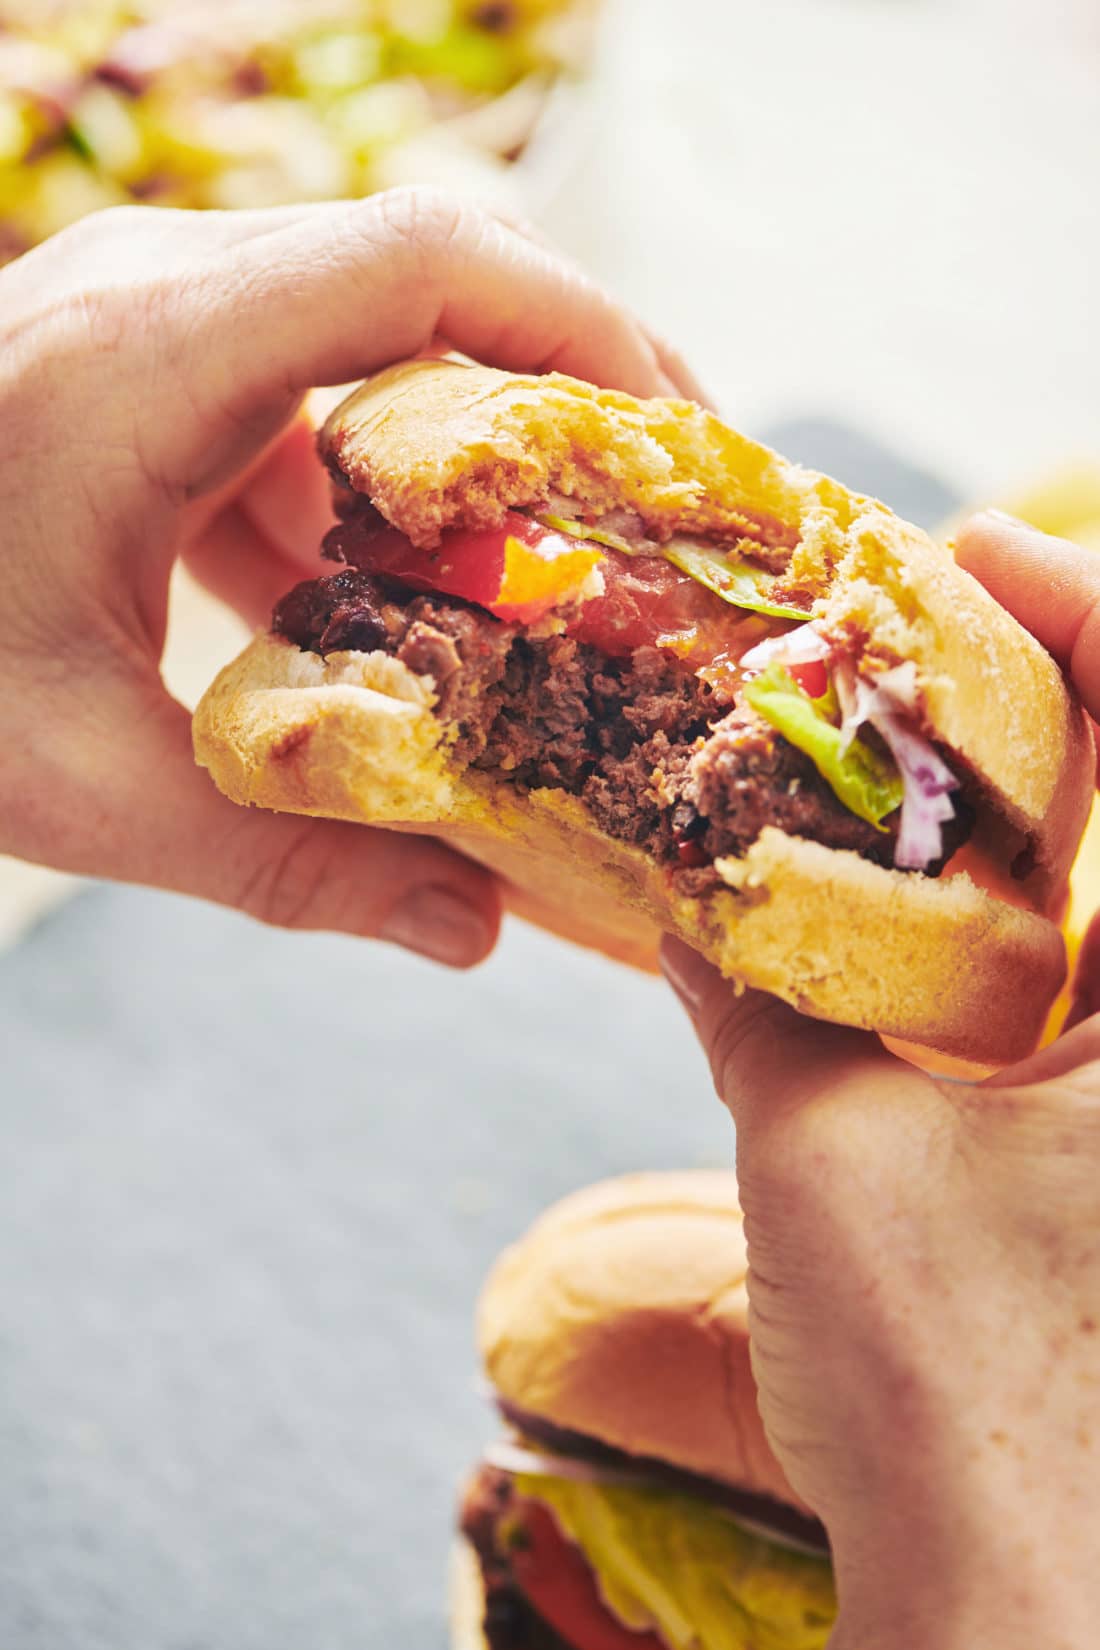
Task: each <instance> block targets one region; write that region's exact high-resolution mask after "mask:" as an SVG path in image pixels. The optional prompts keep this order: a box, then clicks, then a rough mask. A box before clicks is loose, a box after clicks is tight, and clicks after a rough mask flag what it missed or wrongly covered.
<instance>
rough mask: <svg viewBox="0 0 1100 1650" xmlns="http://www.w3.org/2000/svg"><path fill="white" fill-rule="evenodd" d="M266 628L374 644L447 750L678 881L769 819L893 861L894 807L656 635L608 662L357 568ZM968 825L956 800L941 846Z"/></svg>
mask: <svg viewBox="0 0 1100 1650" xmlns="http://www.w3.org/2000/svg"><path fill="white" fill-rule="evenodd" d="M273 628H274V629H275V631H276V632H277V633H278V634H280V635H282V636H285V637H286V638H287V640H288V641H292V642H294V643H296V644H297V645H298V646H299V647H300V648H303V649H306V650H307V651H310V652H314V653H319V654H321V655H326V654H328V653H333V652H337V651H339V650H342V649H356V650H359V651H364V652H369V651H372V650H374V649H382V650H384V651H385V652H387V653H391V654H393V655H394V656H395V657H397V658H398V659H400V660H401V661H402V662H403V663H404V664H405V665H407V666H408V668H409V669H410V670H411V671H413V672H415V673H416V674H417V675H422V676H430V677H431V678H432V680H433V681H434V683H435V689H436V694H437V703H436V706H435V710H436V714H437V715H438V716H439V717H440V719H441V720H442V721H443V722H445V723H446V724H447V726H448V727H449V728H454V729H456V730H457V733H456V737H455V742H454V746H453V752H454V756H455V759H456V761H458V762H460V763H462V764H463V765H469V766H471V767H473V768H475V769H479V770H481V771H484V772H488V773H494V774H497V775H500V776H502V777H506V778H507V779H508V780H509V781H510V782H511V783H512V784H514V785H515V786H517V787H518V788H519V789H521V790H527V789H531V788H533V787H536V786H543V785H548V786H554V787H557V788H559V789H561V790H564V791H568V792H569V794H570V795H571V796H577V797H579V798H580V799H581V801H582V802H584V804H585V806H586V807H587V808H588V810H589V812H590V813H591V814H592V816H593V818H594V820H595V821H596V823H597V824H598V825H599V826H600V827H601V828H602V829H603V830H605V831H606V832H607V833H608V834H609V835H610V836H613V837H616V838H617V839H618V840H619V841H622V842H627V843H629V844H631V846H633V847H638V848H643V849H645V850H646V851H647V852H648V853H650V854H651V855H653V857H654V858H655V859H657V860H658V861H659V862H660V863H661V864H663V865H666V866H668V867H669V868H670V869H671V870H672V872H673V873H674V874H675V876H676V879H677V883H678V886H679V887H680V890H681V891H682V892H683V893H686V894H700V893H704V892H705V891H706V890H707V889H708V888H710V887H712V886H714V885H716V884H717V882H718V881H719V878H718V875H717V872H716V871H715V870H714V860H715V859H716V858H719V857H721V856H723V855H727V854H728V855H740V854H743V853H744V852H745V851H746V850H747V849H748V848H749V847H750V846H751V844H752V843H753V842H755V840H756V838H757V837H758V836H759V834H760V831H761V829H762V827H763V826H765V825H775V826H778V828H779V829H780V830H782V831H786V832H787V833H788V835H790V836H796V837H805V838H808V839H810V840H811V841H814V842H820V843H823V844H824V845H825V846H826V847H827V848H849V849H852V850H853V851H854V852H855V853H858V854H861V855H863V857H864V858H865V859H869V860H873V861H874V862H875V863H876V864H879V865H892V864H893V860H894V850H895V846H896V842H897V826H898V821H897V816H896V815H893V816H891V817H890V818H889V819H887V820H886V821H885V825H886V829H885V830H881V831H880V830H877V829H876V828H875V827H874V826H873V825H870V824H868V823H867V821H865V820H862V819H859V818H857V816H856V815H855V814H853V813H851V812H850V811H849V810H848V809H847V808H846V807H845V806H844V804H843V803H842V802H841V801H840V800H839V798H838V797H837V796H836V794H835V793H834V792H833V790H832V789H831V787H830V786H829V785H828V784H827V783H826V782H825V781H824V780H823V779H822V778H821V776H820V774H819V773H818V771H817V769H816V768H815V767H814V764H813V762H812V761H811V760H810V758H809V757H808V756H806V755H804V754H803V752H801V751H799V750H797V749H796V748H795V747H794V746H793V745H791V744H789V743H788V742H787V740H785V739H784V738H783V737H782V736H781V735H780V734H778V733H777V732H776V731H775V730H774V729H773V728H772V727H771V726H770V725H769V724H768V723H767V722H765V721H764V720H763V719H762V718H761V717H759V716H757V715H756V714H755V713H754V712H753V711H752V710H751V709H750V708H749V707H748V706H747V705H746V704H745V703H744V702H743V701H741V700H737V699H736V698H734V697H733V696H732V695H731V694H730V693H729V692H728V691H719V690H717V689H715V688H714V687H711V686H709V685H708V684H707V683H705V682H702V681H700V679H699V678H698V677H697V676H695V675H693V674H691V673H689V672H688V671H686V670H684V669H683V668H681V667H680V666H679V665H678V664H677V662H676V661H675V660H674V659H672V658H670V657H668V656H667V655H666V654H664V653H662V652H661V651H660V650H659V649H658V648H655V647H642V648H638V649H636V650H635V651H634V653H633V654H631V655H630V656H629V657H628V658H626V659H610V658H608V657H606V656H605V655H604V654H602V653H601V652H599V651H598V650H597V649H595V648H593V647H589V646H586V645H585V644H583V643H579V642H576V641H574V640H572V639H571V638H570V637H567V636H560V635H538V636H533V635H530V634H529V633H527V632H525V631H523V630H521V629H520V628H519V627H518V626H516V625H513V624H506V623H503V622H502V621H501V620H499V619H496V618H494V617H493V616H492V614H490V613H487V612H485V611H484V610H483V609H482V608H479V607H475V606H473V605H472V604H470V603H469V602H464V601H462V600H461V599H460V598H459V597H456V596H444V595H437V594H433V595H430V596H429V595H416V594H413V593H412V592H410V591H408V590H405V589H402V588H400V587H398V586H395V585H393V584H391V583H388V582H387V581H385V580H383V579H380V578H378V577H377V576H375V575H373V574H369V573H364V572H361V571H359V570H358V569H356V568H347V569H345V570H344V571H343V572H340V573H335V574H332V575H330V576H329V577H326V578H320V579H313V580H308V581H307V582H306V583H304V584H300V585H298V586H297V587H296V588H295V589H294V590H292V591H291V592H290V594H289V595H288V596H286V597H284V599H283V600H282V601H281V602H280V603H279V605H278V607H277V608H276V609H275V614H274V617H273ZM968 832H969V814H968V812H967V810H966V809H965V808H959V809H958V810H957V817H956V819H955V821H954V823H953V824H950V825H948V826H947V827H946V829H945V831H944V838H945V854H944V859H943V860H941V861H940V862H939V863H938V864H936V865H934V866H932V867H930V873H931V874H932V875H935V874H937V873H938V872H939V871H940V870H941V869H942V866H943V863H944V861H945V860H946V858H947V857H948V855H949V854H950V853H952V852H953V851H954V849H955V848H956V847H957V846H959V844H960V843H961V842H962V841H964V840H965V838H966V836H967V834H968Z"/></svg>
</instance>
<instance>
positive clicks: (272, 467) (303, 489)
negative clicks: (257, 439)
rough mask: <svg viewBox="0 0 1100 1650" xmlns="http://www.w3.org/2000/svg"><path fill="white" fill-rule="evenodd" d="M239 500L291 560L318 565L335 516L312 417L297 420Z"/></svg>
mask: <svg viewBox="0 0 1100 1650" xmlns="http://www.w3.org/2000/svg"><path fill="white" fill-rule="evenodd" d="M236 502H237V504H238V505H239V507H240V509H241V510H242V511H243V512H244V514H245V516H246V517H247V518H248V519H249V520H250V521H251V522H252V523H253V525H254V526H255V527H256V529H257V531H258V532H260V533H262V534H263V536H264V537H265V538H266V539H267V540H268V542H269V543H271V544H272V545H274V546H275V548H276V549H277V550H278V551H279V553H280V555H282V556H284V557H285V558H286V559H287V561H288V562H289V563H291V564H292V565H296V566H298V567H307V568H309V569H311V570H313V569H315V567H316V563H317V557H318V552H319V550H320V546H321V540H322V538H323V537H324V535H325V533H326V532H327V531H328V529H329V528H330V527H331V526H332V524H333V522H334V521H335V519H336V518H335V514H334V512H333V508H332V492H331V483H330V481H329V478H328V475H327V474H326V472H325V467H324V465H323V464H322V463H321V460H320V458H319V457H318V455H317V436H316V432H315V430H314V428H313V426H312V424H311V423H310V422H309V420H308V419H306V418H304V417H299V418H297V419H295V421H294V423H293V424H291V426H290V427H289V429H288V430H287V432H286V434H285V435H284V436H283V437H282V438H281V439H280V440H279V441H278V442H277V443H276V444H275V446H274V447H273V448H272V450H271V451H270V453H268V454H267V456H266V457H265V458H264V461H263V463H262V464H261V465H260V466H259V468H258V469H256V470H255V471H253V473H252V474H251V475H250V476H249V478H248V480H247V482H246V484H245V486H244V487H243V488H242V489H241V491H240V492H239V493H238V494H237V500H236Z"/></svg>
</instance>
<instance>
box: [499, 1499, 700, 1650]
mask: <svg viewBox="0 0 1100 1650" xmlns="http://www.w3.org/2000/svg"><path fill="white" fill-rule="evenodd" d="M516 1510H517V1512H519V1514H520V1515H521V1517H522V1521H523V1536H524V1544H523V1546H522V1547H517V1548H516V1549H515V1551H514V1552H513V1553H512V1554H511V1566H512V1574H513V1575H514V1577H515V1579H516V1583H517V1585H518V1586H519V1587H521V1588H522V1590H523V1592H524V1594H525V1595H526V1597H527V1598H528V1599H530V1601H531V1604H532V1606H533V1607H534V1609H535V1610H537V1611H538V1613H539V1615H540V1616H541V1617H542V1619H543V1621H545V1622H547V1623H549V1625H550V1626H551V1627H553V1628H554V1630H555V1632H557V1633H560V1634H561V1636H562V1638H563V1639H565V1640H566V1642H567V1643H568V1644H571V1645H573V1647H574V1650H668V1647H667V1645H665V1643H664V1641H663V1640H662V1639H661V1638H659V1637H658V1635H657V1634H656V1633H652V1632H635V1631H634V1629H633V1628H630V1627H624V1626H623V1624H622V1622H621V1621H619V1620H617V1619H616V1617H615V1616H613V1615H612V1614H611V1611H610V1610H609V1609H608V1607H607V1605H606V1604H605V1603H604V1602H603V1599H602V1598H601V1597H600V1594H599V1589H598V1588H597V1586H596V1578H595V1576H594V1575H593V1573H592V1571H591V1570H590V1569H589V1567H588V1564H587V1563H586V1562H585V1558H584V1554H583V1553H582V1552H581V1550H580V1548H579V1547H576V1546H574V1545H573V1543H572V1542H571V1541H569V1540H568V1539H567V1538H566V1537H565V1536H564V1535H563V1534H562V1533H561V1531H560V1530H559V1528H558V1526H557V1524H556V1523H555V1521H554V1517H553V1514H552V1513H551V1512H550V1510H549V1508H548V1507H544V1506H542V1505H541V1503H540V1502H538V1501H532V1500H530V1499H528V1498H523V1499H521V1500H519V1501H518V1502H517V1504H516Z"/></svg>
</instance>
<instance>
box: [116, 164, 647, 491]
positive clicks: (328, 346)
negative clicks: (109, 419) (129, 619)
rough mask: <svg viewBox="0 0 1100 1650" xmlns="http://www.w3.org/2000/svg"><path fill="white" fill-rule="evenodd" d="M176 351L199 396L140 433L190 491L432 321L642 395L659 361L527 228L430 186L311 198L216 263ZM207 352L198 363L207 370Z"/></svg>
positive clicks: (510, 362) (460, 336) (486, 356)
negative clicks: (296, 408)
mask: <svg viewBox="0 0 1100 1650" xmlns="http://www.w3.org/2000/svg"><path fill="white" fill-rule="evenodd" d="M189 292H190V302H189V303H188V304H187V305H186V307H184V308H180V309H179V310H178V311H177V312H175V319H174V321H173V323H172V327H171V328H170V329H169V330H170V333H171V336H170V337H169V339H168V342H167V346H166V351H167V360H168V364H169V367H170V369H171V372H172V373H173V375H174V376H175V377H176V378H178V379H179V381H180V382H186V384H187V386H188V395H187V396H186V397H182V396H180V397H177V398H175V404H176V405H177V408H178V417H177V418H176V419H174V420H172V421H164V422H159V421H158V422H157V423H156V424H155V425H154V426H153V427H152V428H151V429H149V430H147V431H146V432H145V446H144V448H143V458H144V461H145V463H146V466H147V468H148V469H149V470H150V472H151V473H152V474H153V475H154V476H156V477H157V478H158V479H159V480H161V482H162V483H163V484H164V485H165V486H166V487H167V488H168V489H169V491H170V492H172V493H174V494H179V495H182V496H184V497H191V496H194V495H195V493H196V492H199V491H205V490H207V489H209V488H210V487H212V486H216V485H218V483H219V482H220V481H221V480H223V479H224V477H225V475H226V474H227V473H230V472H231V471H232V470H233V469H235V468H237V467H239V465H240V464H241V463H242V462H244V461H245V460H246V459H247V457H248V456H250V455H251V454H252V453H253V452H255V451H256V449H257V448H258V447H259V446H260V445H261V444H262V443H263V442H265V441H267V440H269V439H270V438H271V436H272V434H273V433H274V431H275V430H276V429H277V428H278V427H279V425H280V424H281V423H282V422H283V421H284V420H285V419H286V417H287V416H288V414H289V411H290V409H291V408H292V407H293V405H294V403H295V402H296V401H297V399H298V398H299V397H300V396H301V394H302V393H303V392H304V391H305V390H307V389H308V388H310V387H312V386H313V385H317V384H337V383H346V382H348V381H350V380H352V379H355V378H359V377H362V376H363V375H364V374H366V373H369V372H371V371H373V370H375V369H376V368H378V367H380V366H382V365H384V364H385V363H388V362H391V361H396V360H400V359H402V358H404V357H406V356H409V355H414V354H416V352H417V351H418V350H419V349H421V348H422V347H423V346H424V345H425V344H427V343H428V342H429V340H430V339H431V338H432V336H433V334H435V333H439V334H441V335H443V336H445V337H447V338H449V339H450V340H451V341H452V342H453V343H454V344H455V346H456V347H457V348H459V349H461V350H463V351H465V352H466V353H467V354H470V355H472V356H474V357H476V358H477V359H478V360H484V361H490V362H494V363H496V364H498V365H501V366H505V367H511V368H523V369H528V370H535V371H544V370H550V369H558V370H561V371H563V372H569V373H575V374H577V375H578V376H581V377H586V378H591V379H594V380H595V381H597V382H599V383H603V384H609V385H613V386H615V387H618V388H621V389H625V390H629V391H633V392H634V393H636V394H640V395H650V394H655V393H659V392H660V390H661V388H662V378H663V374H662V372H661V369H660V367H659V365H658V362H657V358H656V355H655V352H654V349H653V346H652V345H651V344H650V342H649V341H648V339H647V338H646V337H645V335H644V334H643V332H642V331H641V329H640V327H639V326H638V324H637V322H635V321H634V320H633V319H632V318H631V317H630V316H629V315H628V314H627V313H626V312H625V311H624V310H623V309H621V308H620V307H619V306H618V305H617V304H615V303H614V302H613V301H612V300H611V299H610V298H609V297H608V296H607V294H605V293H603V292H602V291H600V289H599V288H598V287H596V286H594V285H593V284H592V283H591V282H590V281H588V280H586V279H585V277H584V276H582V275H581V274H579V273H578V272H577V271H576V270H575V269H573V268H571V267H570V266H569V265H568V264H566V263H564V262H562V261H561V260H559V259H557V258H555V257H554V256H553V255H552V254H550V253H548V252H546V251H545V250H543V249H542V248H540V247H538V246H536V245H535V244H534V243H532V242H531V241H529V240H527V239H525V238H524V237H523V236H521V235H518V234H516V233H515V232H514V231H512V230H509V229H507V228H506V227H505V226H503V225H502V224H500V223H499V222H498V221H496V220H494V219H492V218H489V217H487V216H485V215H484V214H483V213H481V212H479V211H477V210H475V209H474V208H472V207H469V206H466V205H458V204H455V203H453V202H451V201H449V200H447V199H446V197H442V196H439V195H436V194H434V193H428V192H424V191H416V190H411V191H405V190H401V191H395V192H392V193H389V194H383V195H378V196H374V197H371V198H370V199H368V200H365V201H360V202H355V203H352V204H348V203H338V204H336V205H333V206H331V207H329V208H326V209H324V210H317V209H314V210H311V211H310V212H309V213H308V215H306V216H304V217H303V219H302V220H301V221H300V222H297V223H294V224H293V225H291V226H288V227H284V228H281V229H279V230H276V231H274V232H273V233H269V234H265V235H262V236H260V237H253V238H252V239H251V240H249V241H247V242H245V243H244V244H243V245H240V246H235V247H233V248H231V249H230V250H229V251H227V252H226V253H225V254H224V256H223V257H220V258H218V259H217V260H214V261H213V262H212V264H211V267H210V270H209V272H208V274H207V275H206V277H205V278H203V279H199V280H197V281H196V283H194V285H193V286H192V287H191V288H190V289H189ZM196 363H203V366H202V368H201V371H200V370H197V369H196Z"/></svg>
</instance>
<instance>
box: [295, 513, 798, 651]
mask: <svg viewBox="0 0 1100 1650" xmlns="http://www.w3.org/2000/svg"><path fill="white" fill-rule="evenodd" d="M509 543H511V548H509ZM326 545H327V547H328V548H329V550H330V552H332V553H335V555H336V559H337V560H339V559H341V558H343V560H345V561H347V562H348V563H349V564H350V565H351V566H353V567H361V568H363V569H365V570H366V571H367V572H370V573H383V574H388V575H389V576H390V577H391V578H393V579H396V580H398V581H399V582H400V583H402V584H405V585H408V587H409V588H410V589H412V590H425V591H433V590H435V591H440V592H441V593H444V594H446V595H450V596H461V597H463V598H464V599H465V600H466V601H469V602H476V603H477V605H478V606H479V607H485V608H488V610H489V612H490V613H495V614H496V616H497V618H498V619H509V620H514V621H516V622H517V623H520V624H531V623H533V622H534V621H535V620H536V619H540V618H542V617H543V616H544V615H545V614H546V613H548V612H550V611H551V610H552V609H553V608H555V607H558V606H560V605H562V603H563V602H566V601H568V599H569V598H570V597H571V596H574V595H575V594H576V593H577V590H578V588H579V587H580V586H581V585H583V584H584V582H585V581H586V579H587V578H588V576H589V574H590V573H591V571H592V569H593V568H594V567H596V566H598V567H599V569H600V572H601V574H602V575H603V581H604V591H603V594H602V595H600V596H591V597H589V598H587V599H586V600H585V601H584V602H583V604H582V605H581V607H580V609H579V611H578V613H577V616H576V617H575V618H574V619H573V621H572V623H571V624H570V626H569V634H570V635H571V636H574V637H575V638H576V639H577V641H579V642H584V643H587V644H589V645H590V646H592V647H596V648H599V650H600V651H601V652H602V653H605V654H607V656H608V657H609V658H613V659H614V658H625V657H626V656H627V655H628V654H630V653H632V652H633V651H634V649H635V648H636V647H652V646H653V645H654V644H655V643H656V642H657V641H658V640H660V642H661V643H662V645H663V646H666V647H668V648H669V649H670V650H671V651H672V652H674V653H676V654H677V655H678V656H679V657H680V658H681V659H682V660H684V662H685V663H690V664H692V665H699V664H709V663H710V662H712V661H713V660H714V659H715V658H717V657H719V656H720V657H722V658H725V657H727V656H728V657H730V658H732V659H733V660H736V658H737V657H739V655H740V653H741V652H742V651H743V650H744V649H745V648H746V647H750V646H751V645H752V643H753V642H756V641H759V640H760V639H761V637H762V636H763V635H766V634H767V633H768V628H769V627H768V624H767V622H766V621H764V620H761V619H759V618H757V617H755V616H754V615H753V614H751V613H741V612H739V611H738V610H737V609H736V608H734V607H731V606H729V605H728V603H726V602H724V601H722V599H721V598H720V597H719V596H716V595H715V594H714V592H713V591H711V590H708V589H706V588H705V587H704V586H703V585H701V584H699V583H698V582H697V581H696V580H695V579H693V578H690V577H689V576H688V575H687V574H686V573H682V572H681V571H680V569H679V568H677V567H673V565H672V563H671V562H668V561H665V559H664V557H663V556H626V555H623V554H621V553H620V552H619V551H617V550H611V549H607V550H604V549H601V548H600V547H599V546H597V545H594V544H591V543H589V542H588V541H586V540H583V539H574V538H570V537H568V536H566V535H565V534H561V533H555V532H552V531H551V530H550V529H549V528H546V527H543V526H541V525H540V524H539V523H538V522H537V521H534V520H532V518H531V517H530V516H524V515H520V514H519V513H518V512H517V511H509V512H508V514H507V515H506V517H505V519H504V522H503V524H502V525H501V526H500V527H496V528H492V529H489V530H484V531H472V530H467V529H466V528H460V527H455V528H449V529H448V530H447V531H446V532H445V533H444V535H443V540H442V543H441V544H440V546H439V548H438V550H417V549H415V548H414V547H413V545H411V544H410V543H409V541H408V539H407V538H405V537H404V535H403V534H401V533H398V532H397V531H396V530H395V529H394V528H392V527H383V528H381V529H379V527H378V525H377V518H374V519H371V518H368V519H367V520H366V521H359V520H357V519H356V518H354V517H352V518H350V519H348V520H346V521H342V522H340V523H339V524H338V525H337V526H336V527H334V528H333V529H332V530H331V532H330V533H329V535H328V537H327V539H326Z"/></svg>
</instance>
